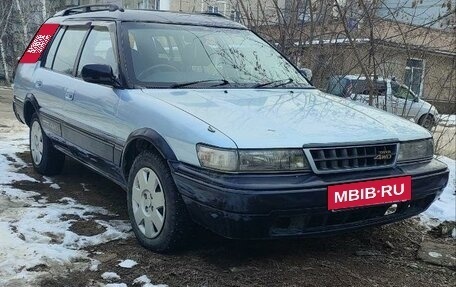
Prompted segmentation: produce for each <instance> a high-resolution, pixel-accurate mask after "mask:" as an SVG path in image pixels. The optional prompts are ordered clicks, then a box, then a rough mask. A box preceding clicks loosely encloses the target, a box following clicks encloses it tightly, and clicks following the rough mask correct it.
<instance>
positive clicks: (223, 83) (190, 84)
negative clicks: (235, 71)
mask: <svg viewBox="0 0 456 287" xmlns="http://www.w3.org/2000/svg"><path fill="white" fill-rule="evenodd" d="M210 82H220V84H216V85H213V86H211V87H218V86H224V85H228V84H229V83H230V82H228V81H227V80H225V79H221V80H201V81H193V82H186V83H180V84H175V85H172V86H171V88H182V87H187V86H192V85H196V84H202V83H210Z"/></svg>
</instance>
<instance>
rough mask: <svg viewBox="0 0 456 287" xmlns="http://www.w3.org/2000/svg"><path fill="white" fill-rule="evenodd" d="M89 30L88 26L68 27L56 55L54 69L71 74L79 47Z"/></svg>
mask: <svg viewBox="0 0 456 287" xmlns="http://www.w3.org/2000/svg"><path fill="white" fill-rule="evenodd" d="M86 32H87V29H86V28H73V27H70V28H67V30H66V31H65V34H64V35H63V38H62V41H61V42H60V45H59V48H58V50H57V53H56V55H55V59H54V65H53V66H52V69H53V70H54V71H58V72H62V73H65V74H69V75H71V74H72V73H73V68H74V64H75V61H76V57H77V55H78V51H79V47H80V46H81V43H82V41H83V39H84V36H85V34H86Z"/></svg>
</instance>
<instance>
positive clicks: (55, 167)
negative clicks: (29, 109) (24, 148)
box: [29, 113, 65, 176]
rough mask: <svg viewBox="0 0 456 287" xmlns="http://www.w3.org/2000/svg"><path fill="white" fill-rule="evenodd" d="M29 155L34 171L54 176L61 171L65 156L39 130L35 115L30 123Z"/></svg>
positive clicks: (39, 126)
mask: <svg viewBox="0 0 456 287" xmlns="http://www.w3.org/2000/svg"><path fill="white" fill-rule="evenodd" d="M29 136H30V137H29V140H30V155H31V156H32V163H33V167H34V168H35V170H36V171H37V172H38V173H40V174H43V175H49V176H52V175H56V174H58V173H60V172H61V171H62V169H63V164H64V162H65V155H64V154H63V153H61V152H60V151H58V150H56V149H55V148H54V146H53V145H52V142H51V140H50V139H49V138H48V137H47V136H46V134H45V133H44V132H43V129H42V128H41V123H40V121H39V119H38V116H37V114H36V113H35V114H33V115H32V119H31V121H30V134H29Z"/></svg>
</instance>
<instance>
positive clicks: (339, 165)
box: [307, 143, 397, 173]
mask: <svg viewBox="0 0 456 287" xmlns="http://www.w3.org/2000/svg"><path fill="white" fill-rule="evenodd" d="M307 154H308V155H310V157H311V158H310V159H309V160H310V161H311V165H312V167H313V169H314V171H315V172H319V173H326V172H342V171H352V170H359V169H367V168H381V167H388V166H391V165H393V164H394V162H395V161H396V154H397V144H396V143H392V144H380V145H362V146H347V147H330V148H309V149H307Z"/></svg>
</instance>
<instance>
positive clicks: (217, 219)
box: [172, 159, 449, 239]
mask: <svg viewBox="0 0 456 287" xmlns="http://www.w3.org/2000/svg"><path fill="white" fill-rule="evenodd" d="M172 167H173V168H172V170H173V177H174V180H175V182H176V185H177V187H178V190H179V192H180V193H181V195H182V198H183V200H184V202H185V203H186V205H187V209H188V211H189V213H190V215H191V217H192V218H193V220H194V221H196V222H197V223H199V224H201V225H203V226H205V227H207V228H208V229H210V230H212V231H214V232H215V233H217V234H219V235H222V236H224V237H228V238H238V239H263V238H277V237H284V236H320V235H328V234H332V233H337V232H342V231H349V230H354V229H358V228H361V227H366V226H372V225H380V224H386V223H390V222H394V221H398V220H402V219H405V218H408V217H411V216H414V215H417V214H419V213H421V212H423V211H425V210H426V209H427V208H428V207H429V206H430V204H431V203H432V202H433V201H434V200H435V199H436V198H437V197H438V196H439V195H440V194H441V192H442V191H443V188H444V187H445V186H446V184H447V182H448V175H449V172H448V169H447V166H446V165H445V164H443V163H441V162H440V161H438V160H435V159H434V160H432V161H430V162H427V163H415V164H408V165H401V166H396V167H393V168H388V169H381V170H371V171H362V172H353V173H344V174H326V175H316V174H313V173H300V174H293V173H288V174H222V173H216V172H211V171H207V170H203V169H200V168H196V167H193V166H189V165H185V164H182V163H173V164H172ZM403 175H411V176H412V200H411V201H408V202H402V203H398V204H397V210H396V212H395V213H392V214H389V215H385V212H386V211H387V209H388V208H389V207H390V206H391V204H389V205H377V206H370V207H361V208H354V209H349V210H343V211H338V212H332V211H328V210H327V187H328V186H329V185H334V184H341V183H349V182H355V181H360V180H374V179H381V178H388V177H396V176H403Z"/></svg>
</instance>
